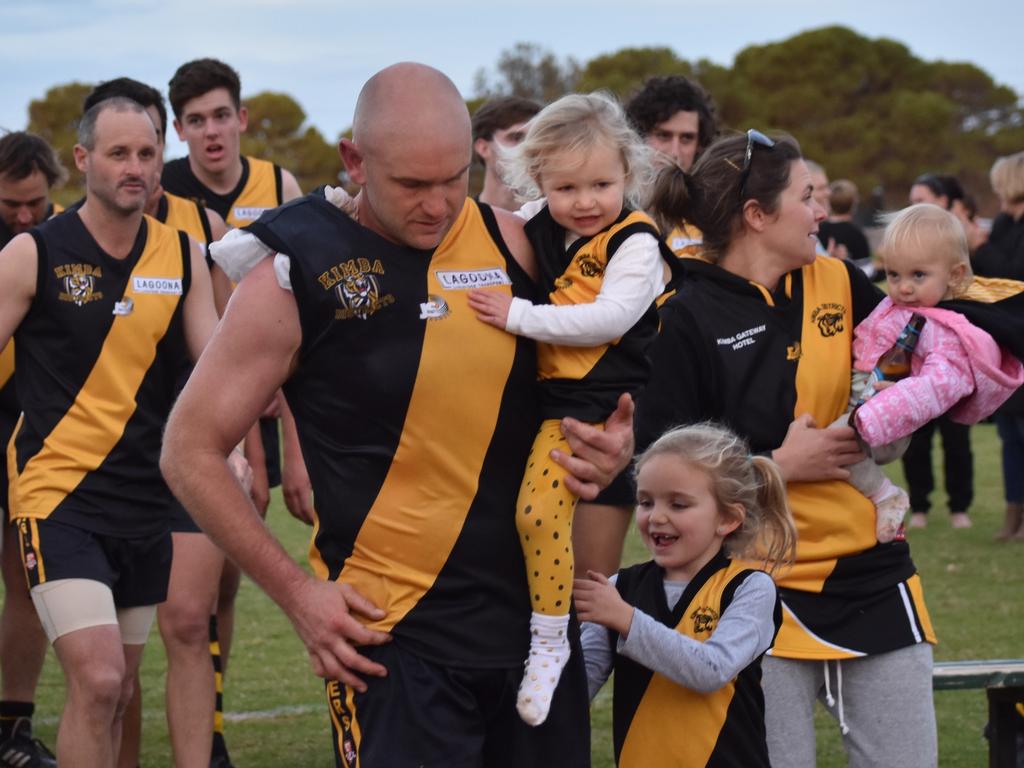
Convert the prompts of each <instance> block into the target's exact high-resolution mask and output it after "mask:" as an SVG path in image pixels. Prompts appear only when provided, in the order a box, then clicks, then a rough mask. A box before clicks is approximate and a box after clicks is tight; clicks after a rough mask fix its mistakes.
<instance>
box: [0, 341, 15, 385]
mask: <svg viewBox="0 0 1024 768" xmlns="http://www.w3.org/2000/svg"><path fill="white" fill-rule="evenodd" d="M13 375H14V341H13V340H11V341H9V342H7V346H6V347H4V348H3V350H2V351H0V387H4V386H6V384H7V382H8V381H10V380H11V376H13Z"/></svg>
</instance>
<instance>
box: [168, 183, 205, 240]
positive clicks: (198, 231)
mask: <svg viewBox="0 0 1024 768" xmlns="http://www.w3.org/2000/svg"><path fill="white" fill-rule="evenodd" d="M155 218H156V220H157V221H159V222H162V223H163V224H166V225H167V226H169V227H171V228H173V229H179V230H181V231H182V232H184V233H186V234H187V235H189V237H191V238H192V239H193V240H195V241H196V242H197V243H201V244H203V245H207V244H208V243H210V242H212V241H213V232H212V231H211V229H210V217H209V216H207V215H206V209H205V208H204V207H203V206H201V205H199V203H197V202H196V201H195V200H190V199H189V198H186V197H180V196H179V195H172V194H171V193H169V192H165V193H164V194H163V196H162V197H161V198H160V202H159V203H157V209H156V216H155Z"/></svg>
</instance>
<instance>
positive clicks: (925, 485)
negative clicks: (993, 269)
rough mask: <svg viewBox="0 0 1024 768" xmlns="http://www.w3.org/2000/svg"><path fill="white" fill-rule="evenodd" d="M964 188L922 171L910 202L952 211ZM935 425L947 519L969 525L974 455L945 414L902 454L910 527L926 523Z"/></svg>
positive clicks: (960, 428) (965, 432) (962, 430)
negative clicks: (946, 502)
mask: <svg viewBox="0 0 1024 768" xmlns="http://www.w3.org/2000/svg"><path fill="white" fill-rule="evenodd" d="M963 197H964V190H963V187H962V186H961V185H960V182H959V181H957V180H956V178H954V177H952V176H938V175H936V174H933V173H926V174H924V175H922V176H918V177H917V178H916V179H915V180H914V183H913V184H912V185H911V187H910V203H911V205H913V204H915V203H931V204H933V205H938V206H941V207H942V208H945V209H946V210H947V211H954V212H955V209H956V206H957V203H958V201H961V200H963ZM936 427H937V428H938V430H939V433H940V434H941V435H942V452H943V462H942V471H943V475H944V477H945V479H946V480H945V482H946V493H947V495H948V496H949V512H950V516H949V522H950V525H952V526H953V527H954V528H970V527H971V518H970V517H968V516H967V508H968V507H970V506H971V502H972V501H973V500H974V455H973V454H972V453H971V435H970V427H969V426H967V425H966V424H956V423H955V422H952V421H950V420H949V419H948V418H947V417H945V416H940V417H939V418H938V419H936V420H935V421H933V422H930V423H929V424H927V425H925V426H923V427H921V429H919V430H918V431H917V432H915V433H914V437H913V438H912V439H911V441H910V447H909V448H907V452H906V453H904V454H903V473H904V475H905V476H906V478H907V490H908V491H909V492H910V508H911V510H913V513H912V514H911V517H910V527H911V528H924V527H925V526H926V525H928V510H929V509H930V508H931V501H930V500H929V498H928V497H929V496H930V495H931V492H932V491H933V490H934V489H935V476H934V473H933V472H932V436H933V435H934V434H935V429H936Z"/></svg>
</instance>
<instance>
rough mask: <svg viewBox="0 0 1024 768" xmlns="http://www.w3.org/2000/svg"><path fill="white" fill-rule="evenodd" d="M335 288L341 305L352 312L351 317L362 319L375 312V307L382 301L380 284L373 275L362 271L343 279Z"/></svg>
mask: <svg viewBox="0 0 1024 768" xmlns="http://www.w3.org/2000/svg"><path fill="white" fill-rule="evenodd" d="M334 290H335V291H336V292H337V294H338V301H340V302H341V306H342V307H343V308H344V309H346V310H348V311H349V312H350V313H351V315H350V316H351V317H358V318H359V319H360V320H365V319H366V318H368V317H369V316H370V315H371V314H373V312H374V307H376V306H377V304H379V303H380V284H379V283H378V282H377V278H376V277H374V276H373V275H367V274H365V273H362V272H360V273H359V274H357V275H355V276H354V277H347V278H345V279H344V280H342V281H341V282H340V283H338V285H337V287H336V288H335V289H334Z"/></svg>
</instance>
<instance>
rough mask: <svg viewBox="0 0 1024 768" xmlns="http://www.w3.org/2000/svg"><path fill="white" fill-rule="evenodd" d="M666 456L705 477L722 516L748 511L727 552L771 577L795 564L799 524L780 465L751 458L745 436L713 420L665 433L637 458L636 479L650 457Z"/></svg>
mask: <svg viewBox="0 0 1024 768" xmlns="http://www.w3.org/2000/svg"><path fill="white" fill-rule="evenodd" d="M666 454H667V455H670V456H676V457H678V458H680V459H682V460H683V461H686V462H688V463H689V464H691V465H693V466H694V467H696V468H697V469H699V470H701V471H702V472H704V473H705V474H707V476H708V477H709V478H710V479H711V489H712V492H713V493H714V496H715V501H716V502H717V504H718V511H719V512H720V513H721V514H722V515H724V516H726V517H731V518H733V519H735V517H736V512H735V508H736V507H737V506H739V507H741V508H742V509H743V510H744V511H743V513H742V515H741V519H740V526H739V527H738V528H737V529H736V530H735V531H733V532H732V533H730V534H729V535H728V536H727V537H726V539H725V543H724V547H725V551H726V554H728V555H729V556H730V557H739V558H744V559H747V558H751V559H759V560H762V561H763V562H764V566H765V569H766V570H767V571H768V572H769V573H772V574H774V573H775V572H776V571H777V570H778V569H779V568H780V567H781V566H783V565H787V564H790V563H792V562H793V560H794V558H795V557H796V526H795V524H794V523H793V517H792V515H791V514H790V511H789V502H788V499H787V497H786V481H785V480H784V479H783V478H782V472H781V471H780V470H779V466H778V464H776V463H775V462H774V461H772V460H771V459H769V458H766V457H764V456H751V455H750V449H749V447H748V446H747V442H746V441H745V440H744V439H743V438H741V437H739V436H738V435H737V434H735V433H734V432H732V431H730V430H729V429H726V428H725V427H723V426H722V425H720V424H716V423H714V422H710V421H706V422H703V423H701V424H694V425H691V426H686V427H676V428H675V429H670V430H669V431H668V432H666V433H665V434H663V435H662V436H661V437H659V438H658V439H657V440H655V441H654V442H653V443H652V444H651V445H650V447H649V448H648V449H647V450H646V451H644V452H643V453H642V454H641V455H640V456H639V457H638V458H637V460H636V473H637V475H639V474H640V470H641V468H643V466H644V464H646V463H647V462H648V461H650V460H651V459H652V458H654V457H655V456H662V455H666Z"/></svg>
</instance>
